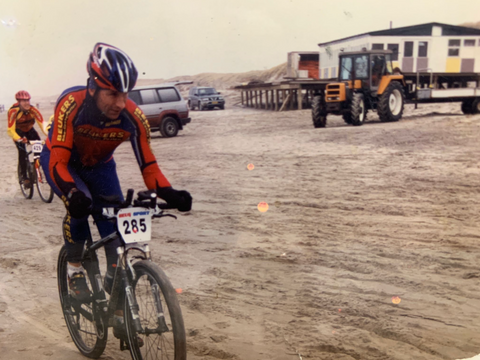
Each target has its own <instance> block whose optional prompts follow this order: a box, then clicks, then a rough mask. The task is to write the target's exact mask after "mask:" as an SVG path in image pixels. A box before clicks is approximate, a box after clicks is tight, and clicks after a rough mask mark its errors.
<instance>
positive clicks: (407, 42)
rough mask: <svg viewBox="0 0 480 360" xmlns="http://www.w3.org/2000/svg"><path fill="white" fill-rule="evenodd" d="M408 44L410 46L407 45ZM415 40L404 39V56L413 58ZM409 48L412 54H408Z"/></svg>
mask: <svg viewBox="0 0 480 360" xmlns="http://www.w3.org/2000/svg"><path fill="white" fill-rule="evenodd" d="M407 44H408V47H407ZM413 45H414V42H413V41H404V42H403V57H407V58H411V57H413V49H414V47H413ZM407 50H408V53H409V54H410V55H407Z"/></svg>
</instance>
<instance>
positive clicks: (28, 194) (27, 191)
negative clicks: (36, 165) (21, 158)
mask: <svg viewBox="0 0 480 360" xmlns="http://www.w3.org/2000/svg"><path fill="white" fill-rule="evenodd" d="M31 167H32V165H31V164H30V163H28V164H27V179H28V181H29V184H28V185H25V184H24V182H22V177H23V176H22V171H21V170H20V164H18V182H19V184H20V190H22V194H23V196H25V199H31V198H32V196H33V181H32V180H33V179H32V171H31Z"/></svg>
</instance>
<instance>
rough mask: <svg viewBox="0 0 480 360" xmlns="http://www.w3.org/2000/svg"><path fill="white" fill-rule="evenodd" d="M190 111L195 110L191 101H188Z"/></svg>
mask: <svg viewBox="0 0 480 360" xmlns="http://www.w3.org/2000/svg"><path fill="white" fill-rule="evenodd" d="M187 106H188V110H193V106H192V102H191V101H190V100H188V101H187Z"/></svg>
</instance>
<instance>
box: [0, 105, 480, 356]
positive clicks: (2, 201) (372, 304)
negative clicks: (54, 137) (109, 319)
mask: <svg viewBox="0 0 480 360" xmlns="http://www.w3.org/2000/svg"><path fill="white" fill-rule="evenodd" d="M228 101H230V103H229V102H228ZM234 102H235V101H234V100H233V98H232V97H231V98H230V100H227V109H226V110H224V111H220V110H214V111H202V112H200V111H192V112H191V113H190V115H191V117H192V122H191V123H190V124H188V125H187V126H186V127H185V129H184V130H183V131H181V132H180V133H179V136H177V137H175V138H169V139H166V138H162V137H160V135H159V133H154V134H152V141H151V147H152V149H153V151H154V153H155V155H156V156H157V160H158V163H159V165H160V167H161V169H162V171H163V173H164V174H165V175H166V176H167V178H168V179H169V180H170V182H171V183H172V185H173V186H174V187H175V188H177V189H187V190H188V191H190V192H191V193H192V196H193V199H194V205H193V210H192V211H191V212H190V213H188V214H181V213H176V215H178V220H173V219H169V218H166V219H161V220H159V221H156V222H155V223H154V234H153V238H154V240H153V241H152V244H151V247H152V251H153V257H154V259H155V261H156V262H157V263H158V264H159V265H160V266H161V267H162V268H163V269H164V270H165V272H166V273H167V274H168V276H169V277H170V279H171V281H172V283H173V285H174V286H175V288H180V289H182V293H181V294H179V295H178V297H179V301H180V304H181V307H182V311H183V316H184V321H185V327H186V331H187V341H188V345H187V346H188V359H189V360H199V359H202V360H214V359H235V360H298V359H300V360H302V359H320V360H383V359H385V360H387V359H388V360H411V359H419V360H437V359H462V358H469V357H473V356H474V355H477V354H479V353H480V336H479V335H480V325H479V317H480V286H479V285H480V283H479V279H480V269H479V265H478V264H479V259H480V245H479V241H480V227H479V221H480V215H479V209H480V142H479V138H480V115H472V116H465V115H463V114H462V113H461V111H460V104H458V103H453V104H432V105H421V106H419V109H418V110H415V109H414V108H413V106H412V105H407V107H406V110H405V113H404V118H403V119H402V120H401V121H399V122H396V123H381V122H380V121H379V120H378V117H377V115H376V114H374V113H369V114H368V121H367V123H366V124H365V125H363V126H361V127H353V126H349V125H346V124H345V123H344V122H343V120H342V118H341V117H339V116H330V117H329V119H328V123H327V127H326V128H324V129H314V127H313V125H312V121H311V115H310V110H308V109H307V110H300V111H288V112H270V111H260V110H254V109H246V108H241V107H238V106H233V103H234ZM51 112H52V110H46V109H45V110H44V111H43V115H44V117H46V118H47V119H48V117H49V116H50V115H51ZM6 126H7V120H6V114H5V113H3V114H0V139H1V140H2V141H1V142H0V144H1V145H0V150H1V151H0V161H1V163H2V164H3V169H2V172H1V173H0V213H1V217H0V224H1V227H2V229H3V232H2V237H1V241H0V359H5V360H7V359H14V360H17V359H18V360H20V359H21V360H47V359H48V360H63V359H69V360H79V359H85V357H83V356H82V355H81V354H80V353H79V352H78V350H77V349H76V347H75V346H74V344H73V343H72V341H71V339H70V336H69V333H68V330H67V328H66V326H65V322H64V320H63V317H62V312H61V309H60V303H59V299H58V291H57V282H56V260H57V255H58V251H59V250H60V247H61V245H62V243H63V239H62V235H61V222H62V218H63V216H64V214H65V210H64V207H63V204H62V203H61V201H60V200H59V199H58V198H55V199H54V201H53V202H52V203H51V204H45V203H43V202H42V201H41V200H40V198H39V197H38V194H35V195H34V197H33V199H31V200H25V199H24V198H23V196H22V194H21V192H20V189H19V186H18V182H17V175H16V166H17V150H16V148H15V146H14V145H13V143H12V141H11V140H10V138H9V137H8V135H7V133H6ZM115 159H116V161H117V165H118V172H119V177H120V181H121V184H122V188H123V189H124V190H125V192H126V190H127V189H128V188H134V189H136V190H143V189H144V183H143V180H142V178H141V175H140V171H139V169H138V166H137V163H136V160H135V158H134V155H133V152H132V149H131V146H130V144H129V143H124V144H122V146H120V147H119V148H118V149H117V151H116V153H115ZM248 164H253V165H254V169H253V170H248V168H247V165H248ZM260 202H266V203H267V204H268V206H269V207H268V211H266V212H260V211H259V210H258V208H257V205H258V204H259V203H260ZM118 348H119V342H118V340H116V339H114V338H113V335H112V336H111V337H110V339H109V344H108V346H107V349H106V351H105V353H104V355H103V356H102V359H129V358H130V355H129V353H128V352H121V351H120V350H119V349H118Z"/></svg>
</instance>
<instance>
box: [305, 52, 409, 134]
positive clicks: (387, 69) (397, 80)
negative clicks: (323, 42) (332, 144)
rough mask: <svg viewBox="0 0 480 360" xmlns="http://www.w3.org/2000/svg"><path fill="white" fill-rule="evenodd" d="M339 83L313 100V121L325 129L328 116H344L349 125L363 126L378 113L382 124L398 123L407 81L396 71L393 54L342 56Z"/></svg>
mask: <svg viewBox="0 0 480 360" xmlns="http://www.w3.org/2000/svg"><path fill="white" fill-rule="evenodd" d="M338 69H339V70H338V81H337V82H333V83H328V84H327V85H326V88H325V91H320V92H319V93H318V94H317V96H315V97H314V98H313V102H312V120H313V125H314V126H315V127H316V128H321V127H325V125H326V124H327V114H335V115H342V117H343V119H344V120H345V122H346V123H347V124H352V125H357V126H358V125H362V124H363V123H364V121H365V119H366V118H367V111H368V110H373V111H377V113H378V116H379V117H380V120H381V121H385V122H386V121H398V120H400V118H401V117H402V113H403V106H404V104H405V90H406V89H407V87H406V84H405V80H404V77H403V75H402V74H401V72H400V70H398V69H395V71H394V69H393V68H392V51H390V50H369V51H366V50H365V51H355V52H344V53H341V54H340V56H339V67H338Z"/></svg>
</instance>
